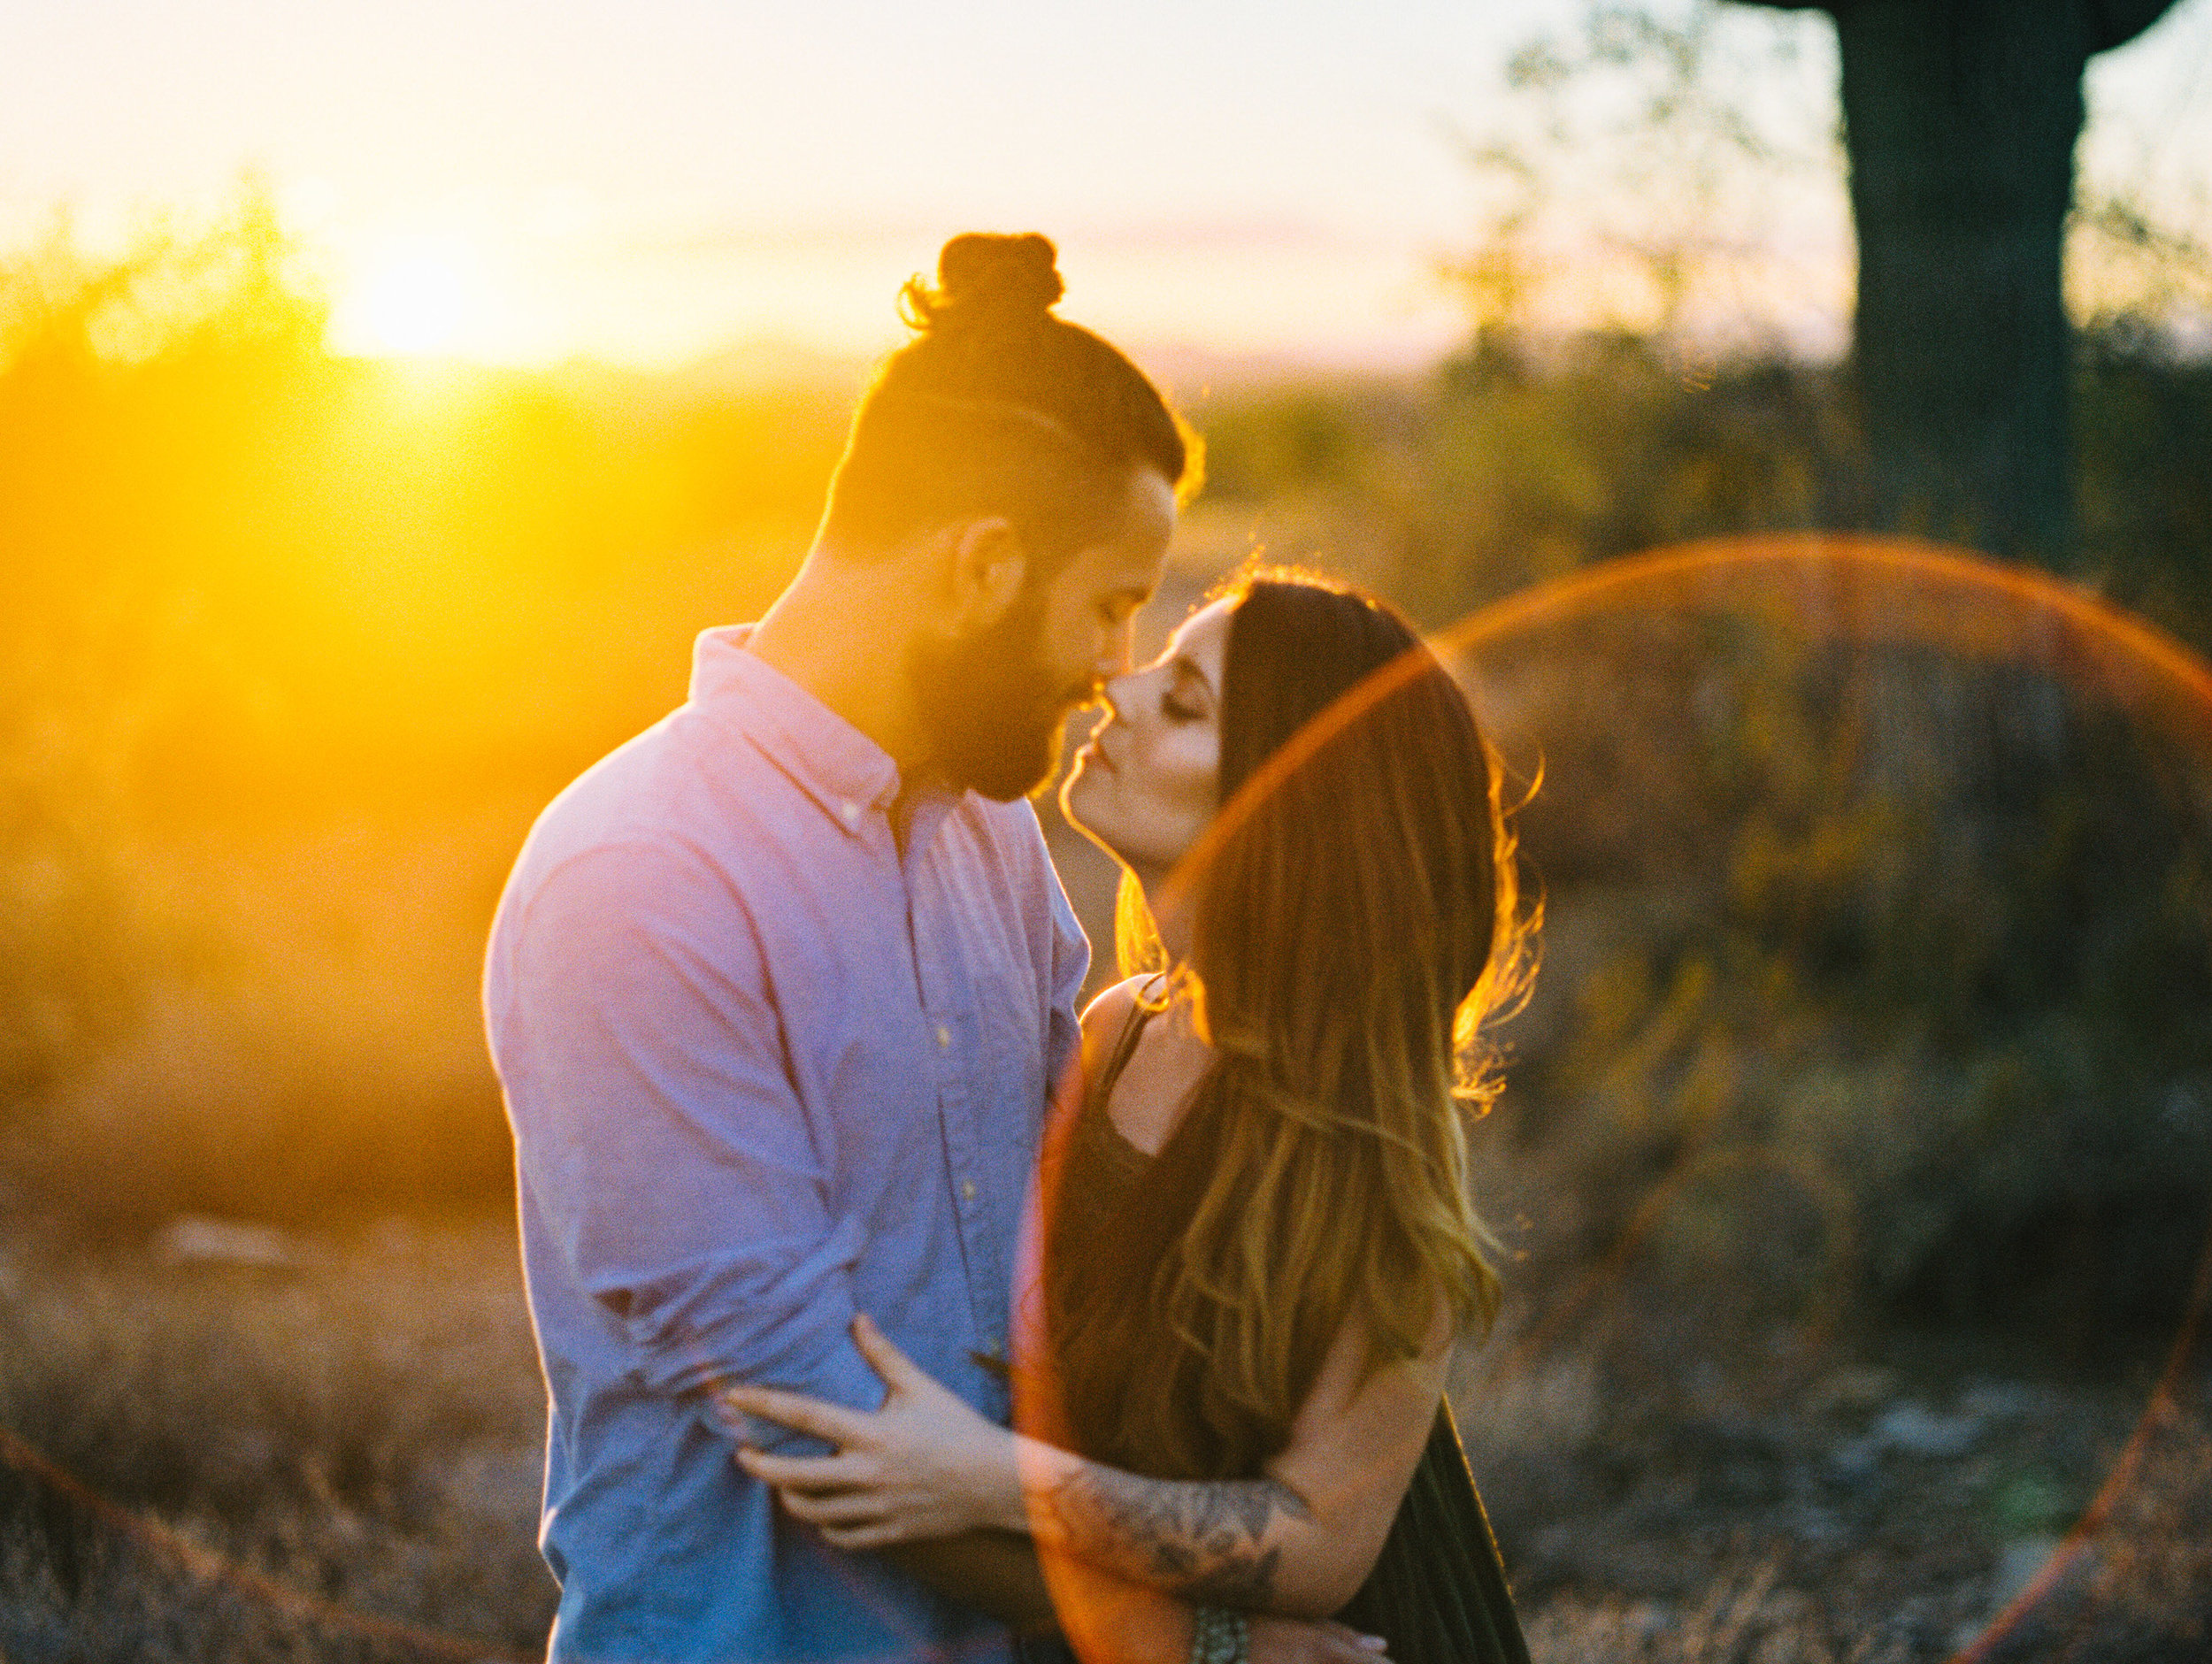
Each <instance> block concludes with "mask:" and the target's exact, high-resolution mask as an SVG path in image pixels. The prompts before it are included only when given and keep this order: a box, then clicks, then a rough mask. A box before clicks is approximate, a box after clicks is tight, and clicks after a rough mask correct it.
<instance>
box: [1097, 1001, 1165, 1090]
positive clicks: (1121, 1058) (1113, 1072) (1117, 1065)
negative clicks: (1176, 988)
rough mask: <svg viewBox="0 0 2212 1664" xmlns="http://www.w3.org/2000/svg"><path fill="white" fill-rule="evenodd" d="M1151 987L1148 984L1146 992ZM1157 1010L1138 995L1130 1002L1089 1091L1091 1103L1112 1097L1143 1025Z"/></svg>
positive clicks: (1141, 1035) (1133, 1052)
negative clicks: (1103, 1066)
mask: <svg viewBox="0 0 2212 1664" xmlns="http://www.w3.org/2000/svg"><path fill="white" fill-rule="evenodd" d="M1150 986H1151V985H1150V984H1149V983H1148V984H1147V985H1146V988H1147V989H1149V988H1150ZM1157 1010H1158V1008H1157V1007H1156V1006H1148V1005H1147V1004H1146V1003H1145V1002H1144V996H1143V994H1142V993H1140V994H1139V995H1138V996H1137V998H1136V999H1134V1000H1133V1001H1131V1002H1130V1006H1129V1015H1128V1016H1126V1017H1125V1018H1124V1019H1123V1020H1122V1024H1121V1032H1120V1033H1119V1034H1118V1035H1116V1036H1115V1037H1114V1049H1113V1052H1112V1054H1110V1056H1109V1057H1108V1058H1107V1060H1106V1067H1105V1068H1104V1069H1103V1070H1101V1071H1100V1072H1099V1077H1098V1085H1096V1086H1094V1087H1093V1088H1092V1089H1091V1101H1092V1102H1093V1103H1094V1104H1102V1103H1104V1102H1105V1101H1106V1100H1108V1099H1109V1098H1110V1097H1112V1096H1113V1093H1114V1083H1115V1082H1116V1081H1118V1080H1119V1079H1120V1078H1121V1071H1122V1070H1125V1069H1126V1068H1128V1067H1129V1060H1130V1059H1131V1058H1132V1057H1133V1056H1134V1055H1135V1054H1136V1051H1137V1042H1138V1041H1139V1040H1140V1039H1142V1038H1143V1037H1144V1025H1145V1024H1148V1023H1149V1022H1150V1021H1151V1020H1152V1019H1153V1017H1154V1016H1155V1015H1156V1012H1157Z"/></svg>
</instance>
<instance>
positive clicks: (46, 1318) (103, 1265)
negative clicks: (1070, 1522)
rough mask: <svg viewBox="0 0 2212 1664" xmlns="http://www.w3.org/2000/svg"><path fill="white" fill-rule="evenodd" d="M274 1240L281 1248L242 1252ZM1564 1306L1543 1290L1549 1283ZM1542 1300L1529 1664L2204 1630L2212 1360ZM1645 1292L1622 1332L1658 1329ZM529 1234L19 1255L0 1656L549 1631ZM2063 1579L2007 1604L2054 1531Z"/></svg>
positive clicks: (431, 1643) (2083, 1663)
mask: <svg viewBox="0 0 2212 1664" xmlns="http://www.w3.org/2000/svg"><path fill="white" fill-rule="evenodd" d="M257 1260H258V1261H260V1262H255V1261H257ZM1558 1292H1561V1291H1555V1293H1558ZM1637 1296H1638V1291H1637V1290H1636V1289H1634V1288H1633V1287H1632V1286H1631V1285H1629V1284H1622V1285H1621V1286H1619V1287H1617V1288H1615V1289H1611V1290H1601V1291H1600V1292H1599V1294H1598V1297H1597V1298H1596V1299H1595V1300H1592V1301H1589V1302H1587V1303H1586V1304H1585V1305H1584V1306H1582V1307H1580V1308H1579V1309H1580V1311H1581V1312H1582V1315H1583V1318H1584V1321H1582V1322H1581V1323H1578V1326H1577V1328H1576V1330H1575V1333H1574V1334H1573V1335H1572V1336H1571V1338H1566V1339H1564V1340H1563V1341H1562V1342H1560V1343H1558V1344H1557V1345H1554V1346H1546V1345H1545V1344H1544V1343H1543V1342H1542V1340H1541V1338H1540V1329H1541V1325H1540V1322H1539V1319H1540V1315H1541V1313H1542V1309H1543V1297H1542V1296H1541V1294H1540V1293H1537V1292H1532V1291H1529V1290H1525V1289H1517V1291H1516V1299H1515V1300H1514V1302H1513V1305H1512V1307H1511V1309H1510V1315H1509V1330H1508V1332H1504V1333H1502V1334H1501V1335H1500V1337H1498V1338H1496V1339H1495V1340H1494V1342H1493V1343H1492V1344H1491V1345H1490V1346H1488V1347H1487V1348H1486V1349H1485V1350H1483V1351H1481V1352H1479V1353H1473V1354H1471V1355H1470V1356H1469V1357H1467V1358H1466V1359H1464V1360H1463V1363H1462V1367H1461V1369H1460V1371H1459V1374H1458V1376H1457V1378H1456V1380H1455V1388H1454V1394H1455V1402H1456V1404H1457V1406H1458V1409H1459V1414H1460V1418H1461V1424H1462V1428H1463V1432H1464V1434H1465V1436H1466V1438H1467V1441H1468V1445H1469V1447H1470V1451H1471V1456H1472V1459H1473V1460H1474V1461H1475V1464H1476V1467H1477V1471H1478V1476H1479V1479H1480V1482H1481V1484H1482V1485H1483V1488H1484V1491H1485V1493H1486V1498H1487V1499H1488V1501H1489V1504H1490V1507H1491V1510H1492V1513H1493V1515H1494V1520H1495V1523H1496V1526H1497V1529H1498V1531H1499V1535H1500V1537H1501V1540H1502V1544H1503V1546H1504V1549H1505V1553H1506V1555H1507V1559H1508V1563H1509V1568H1510V1569H1511V1571H1512V1573H1513V1576H1514V1578H1515V1581H1516V1583H1517V1588H1518V1591H1519V1594H1520V1598H1521V1599H1522V1602H1523V1606H1524V1611H1525V1616H1526V1619H1527V1622H1528V1627H1529V1632H1530V1636H1531V1640H1532V1646H1533V1649H1534V1652H1535V1654H1536V1656H1537V1658H1538V1659H1539V1660H1543V1661H1544V1664H1797V1661H1799V1660H1802V1661H1804V1664H1913V1661H1917V1660H1939V1659H1946V1658H1949V1657H1951V1656H1953V1655H1955V1653H1957V1652H1960V1651H1961V1650H1962V1649H1964V1648H1968V1647H1970V1646H1971V1645H1974V1644H1975V1643H1976V1642H1977V1640H1978V1638H1979V1637H1983V1636H1984V1634H1985V1631H1987V1632H1988V1633H1989V1636H1990V1640H1989V1643H1988V1646H1989V1650H1988V1651H1987V1652H1985V1653H1983V1654H1981V1656H1984V1657H1987V1658H1991V1659H1995V1660H2020V1661H2022V1664H2024V1661H2025V1660H2031V1659H2033V1660H2043V1659H2059V1658H2066V1659H2070V1660H2076V1664H2117V1661H2119V1660H2131V1661H2140V1664H2151V1661H2153V1660H2157V1661H2160V1664H2163V1661H2165V1660H2172V1661H2173V1664H2180V1661H2181V1660H2201V1659H2202V1658H2204V1657H2205V1656H2206V1649H2207V1648H2208V1646H2212V1380H2208V1377H2207V1376H2206V1374H2205V1372H2204V1370H2203V1369H2202V1368H2201V1366H2198V1367H2196V1368H2195V1369H2193V1370H2192V1369H2183V1370H2182V1371H2181V1372H2180V1373H2179V1374H2178V1375H2177V1376H2176V1377H2175V1382H2174V1385H2175V1391H2174V1392H2173V1394H2172V1396H2171V1397H2170V1399H2164V1400H2162V1401H2161V1406H2160V1407H2159V1409H2158V1411H2157V1412H2156V1413H2155V1414H2154V1415H2150V1416H2148V1417H2146V1415H2145V1412H2146V1407H2147V1404H2148V1403H2149V1401H2150V1397H2151V1392H2152V1386H2153V1381H2152V1375H2153V1372H2154V1367H2155V1365H2156V1362H2157V1360H2156V1358H2155V1356H2154V1354H2153V1353H2143V1354H2142V1355H2141V1356H2140V1357H2139V1359H2138V1360H2137V1361H2135V1362H2134V1363H2133V1364H2131V1365H2128V1366H2124V1367H2120V1368H2117V1369H2097V1370H2091V1371H2087V1372H2084V1371H2081V1370H2078V1369H2077V1370H2070V1371H2059V1370H2056V1369H2051V1368H2049V1367H2047V1366H2046V1365H2043V1364H2040V1363H2039V1362H2038V1361H2037V1360H2036V1359H2035V1358H2033V1357H2032V1355H2027V1354H2024V1353H2023V1352H2022V1351H2021V1349H2020V1348H2018V1347H2017V1346H2014V1347H2011V1348H2005V1347H2000V1346H1993V1345H1992V1344H1990V1343H1986V1342H1985V1343H1980V1344H1978V1345H1974V1344H1968V1343H1966V1342H1963V1341H1961V1340H1959V1339H1957V1338H1955V1337H1953V1338H1946V1337H1944V1336H1942V1335H1940V1334H1921V1335H1917V1336H1915V1335H1911V1334H1904V1333H1893V1334H1892V1335H1890V1336H1889V1337H1887V1338H1886V1339H1874V1338H1868V1339H1863V1340H1862V1341H1860V1342H1858V1343H1855V1344H1852V1345H1846V1344H1845V1343H1843V1342H1841V1341H1839V1340H1837V1339H1834V1338H1829V1339H1827V1340H1824V1341H1821V1342H1819V1343H1818V1344H1817V1346H1816V1347H1814V1348H1813V1349H1810V1350H1808V1349H1806V1348H1805V1347H1804V1346H1802V1345H1799V1346H1797V1349H1796V1350H1794V1351H1793V1350H1792V1349H1791V1348H1792V1343H1793V1342H1802V1340H1803V1337H1801V1336H1792V1335H1789V1334H1776V1335H1771V1336H1769V1337H1768V1338H1767V1339H1766V1341H1765V1343H1763V1344H1760V1345H1754V1346H1748V1347H1737V1348H1734V1349H1732V1350H1728V1351H1723V1352H1719V1353H1713V1352H1709V1351H1706V1350H1704V1349H1703V1348H1704V1343H1703V1342H1702V1341H1701V1340H1700V1339H1699V1338H1697V1332H1696V1329H1695V1326H1694V1325H1692V1324H1688V1323H1682V1324H1674V1325H1670V1324H1668V1323H1664V1322H1661V1321H1655V1320H1654V1319H1653V1318H1652V1317H1651V1315H1649V1312H1648V1310H1647V1309H1646V1308H1645V1307H1644V1306H1643V1303H1642V1302H1641V1301H1640V1300H1639V1299H1638V1298H1637ZM1639 1313H1641V1314H1642V1315H1638V1314H1639ZM542 1417H543V1397H542V1387H541V1384H540V1381H539V1377H538V1373H537V1369H536V1364H535V1361H534V1357H533V1355H532V1351H531V1343H530V1334H529V1325H528V1318H527V1314H526V1309H525V1307H524V1305H523V1300H522V1292H521V1288H520V1279H519V1276H518V1269H517V1264H516V1256H515V1253H514V1249H513V1246H512V1242H511V1236H510V1227H509V1225H508V1224H507V1223H506V1222H505V1221H503V1220H500V1219H496V1218H476V1219H466V1218H463V1219H448V1220H444V1221H419V1222H409V1221H403V1220H399V1219H396V1218H395V1219H385V1220H381V1221H378V1222H374V1223H365V1224H362V1225H359V1226H356V1227H350V1228H345V1229H331V1230H327V1231H319V1232H316V1233H312V1234H306V1235H299V1236H276V1235H274V1234H273V1233H266V1232H263V1233H260V1234H256V1233H255V1232H253V1231H244V1232H242V1233H241V1232H236V1231H234V1232H231V1233H229V1234H226V1233H225V1231H222V1230H219V1229H216V1228H214V1227H212V1226H211V1225H210V1224H208V1223H204V1222H203V1223H194V1222H183V1223H178V1224H173V1225H172V1226H170V1227H168V1228H167V1229H166V1230H165V1231H162V1232H160V1233H157V1235H156V1236H155V1237H154V1238H152V1239H151V1240H150V1241H145V1242H126V1243H113V1242H111V1243H109V1244H107V1245H105V1246H95V1245H90V1244H88V1243H85V1242H83V1241H81V1240H80V1241H75V1242H72V1241H70V1240H68V1239H66V1238H64V1237H62V1236H60V1235H50V1236H47V1237H45V1238H41V1237H40V1236H39V1235H37V1234H35V1233H33V1234H29V1235H19V1236H18V1237H17V1238H16V1239H15V1240H14V1241H13V1242H12V1245H11V1246H10V1247H9V1249H8V1251H7V1254H6V1256H5V1259H4V1261H0V1426H4V1427H5V1429H6V1430H7V1433H6V1436H5V1441H4V1444H0V1458H4V1460H0V1497H4V1506H0V1658H4V1659H6V1660H10V1664H107V1661H108V1660H117V1661H120V1660H147V1661H149V1664H158V1661H162V1660H179V1661H180V1664H182V1661H183V1660H194V1661H198V1660H240V1661H241V1664H247V1661H252V1664H258V1661H259V1660H326V1659H327V1660H440V1659H458V1660H488V1659H495V1658H512V1659H526V1658H531V1657H534V1656H538V1655H540V1654H541V1650H542V1645H543V1640H544V1636H545V1631H546V1627H547V1624H548V1622H549V1617H550V1614H551V1610H552V1602H553V1593H554V1591H553V1587H552V1583H551V1581H550V1579H549V1576H548V1575H547V1574H546V1571H545V1569H544V1568H543V1566H542V1565H541V1562H540V1561H539V1560H538V1557H537V1553H536V1550H535V1547H534V1541H533V1537H534V1529H535V1521H536V1501H537V1488H538V1474H539V1463H540V1459H541V1448H542V1445H541V1438H542ZM2077 1528H2079V1532H2080V1535H2079V1538H2078V1545H2075V1546H2074V1547H2072V1548H2069V1549H2067V1550H2066V1552H2067V1553H2068V1554H2070V1558H2069V1559H2066V1560H2064V1561H2063V1562H2062V1564H2061V1565H2059V1566H2058V1567H2057V1568H2056V1570H2055V1575H2054V1578H2053V1582H2052V1586H2051V1588H2050V1590H2049V1591H2048V1592H2047V1594H2045V1595H2044V1596H2043V1597H2042V1598H2041V1599H2039V1600H2038V1601H2037V1602H2036V1604H2035V1605H2034V1606H2032V1609H2031V1610H2029V1611H2028V1612H2027V1613H2026V1614H2025V1615H2024V1616H2023V1617H2021V1618H2020V1619H2019V1620H2018V1621H2017V1622H2016V1623H2014V1624H2013V1625H2012V1626H2011V1627H2010V1628H2008V1629H2004V1630H2002V1631H1997V1630H1990V1629H1989V1625H1990V1622H1991V1620H1992V1619H1993V1618H1994V1617H1996V1616H1997V1614H2000V1613H2001V1611H2002V1609H2003V1608H2004V1606H2006V1604H2007V1602H2008V1599H2010V1598H2011V1597H2012V1596H2013V1595H2015V1594H2016V1593H2017V1592H2019V1591H2020V1590H2021V1589H2023V1588H2024V1587H2025V1585H2026V1584H2027V1583H2028V1582H2029V1580H2030V1579H2032V1577H2034V1576H2037V1575H2038V1574H2039V1572H2041V1571H2042V1570H2043V1568H2045V1566H2046V1564H2047V1562H2050V1561H2051V1560H2052V1557H2053V1556H2054V1555H2056V1554H2059V1553H2061V1551H2062V1546H2063V1545H2064V1539H2065V1537H2066V1534H2067V1533H2068V1532H2070V1531H2072V1530H2076V1529H2077Z"/></svg>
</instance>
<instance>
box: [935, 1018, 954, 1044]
mask: <svg viewBox="0 0 2212 1664" xmlns="http://www.w3.org/2000/svg"><path fill="white" fill-rule="evenodd" d="M951 1044H952V1031H951V1030H950V1029H949V1028H947V1027H946V1026H945V1025H944V1024H941V1023H940V1024H938V1025H937V1049H938V1050H939V1051H943V1050H944V1049H945V1048H946V1047H949V1046H950V1045H951Z"/></svg>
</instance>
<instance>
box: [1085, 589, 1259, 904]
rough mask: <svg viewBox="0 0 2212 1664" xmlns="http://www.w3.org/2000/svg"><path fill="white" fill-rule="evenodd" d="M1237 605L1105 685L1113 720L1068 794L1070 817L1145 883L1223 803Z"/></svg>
mask: <svg viewBox="0 0 2212 1664" xmlns="http://www.w3.org/2000/svg"><path fill="white" fill-rule="evenodd" d="M1236 605H1237V598H1236V597H1234V596H1226V595H1225V596H1224V597H1223V598H1222V599H1220V600H1219V601H1217V602H1212V603H1211V604H1210V605H1208V606H1205V607H1202V608H1201V609H1200V610H1198V611H1196V612H1194V613H1193V614H1191V616H1190V617H1187V618H1186V619H1185V620H1184V621H1183V624H1182V626H1181V627H1180V628H1179V629H1178V630H1177V631H1176V632H1175V633H1174V634H1173V635H1172V636H1171V637H1170V638H1169V639H1168V644H1167V648H1166V650H1165V651H1164V652H1163V653H1162V654H1161V655H1160V656H1159V657H1158V658H1156V659H1155V660H1154V661H1153V662H1152V663H1149V664H1148V665H1145V666H1144V667H1143V668H1142V669H1141V670H1136V671H1131V672H1130V673H1129V674H1128V675H1126V676H1118V677H1116V678H1114V679H1112V680H1111V681H1110V682H1108V683H1107V684H1106V701H1107V705H1108V708H1109V710H1110V715H1109V717H1108V718H1107V720H1106V722H1105V723H1104V724H1103V725H1101V726H1100V728H1099V730H1098V732H1096V733H1094V734H1093V735H1092V736H1091V740H1090V743H1089V744H1087V745H1086V746H1085V747H1084V748H1082V750H1080V751H1079V752H1078V753H1077V754H1076V759H1075V771H1074V772H1073V773H1071V774H1070V775H1069V776H1068V783H1067V785H1066V786H1065V787H1064V788H1063V789H1062V792H1061V794H1060V806H1061V808H1062V809H1064V810H1065V811H1066V813H1067V817H1068V818H1069V819H1070V820H1071V821H1073V822H1074V823H1075V824H1077V825H1078V826H1079V827H1081V828H1082V829H1083V830H1084V831H1085V832H1088V833H1089V834H1090V835H1091V836H1092V837H1093V838H1094V839H1095V840H1098V842H1100V843H1102V844H1103V845H1104V846H1105V847H1107V848H1108V849H1109V850H1110V851H1112V852H1113V854H1114V855H1116V856H1117V857H1118V859H1119V860H1121V861H1122V862H1123V863H1125V864H1126V865H1127V866H1129V867H1130V868H1131V869H1132V870H1134V871H1135V872H1136V874H1137V876H1138V877H1139V878H1158V877H1161V876H1164V874H1165V873H1166V872H1167V870H1168V869H1169V868H1171V867H1172V866H1173V865H1174V864H1175V863H1176V862H1177V861H1178V860H1179V859H1181V857H1182V855H1183V853H1184V851H1186V850H1187V849H1188V848H1189V847H1191V846H1192V845H1193V844H1194V843H1195V842H1197V840H1198V835H1199V833H1200V832H1203V831H1204V830H1205V828H1206V823H1207V822H1208V821H1210V820H1211V819H1212V818H1213V815H1214V810H1215V809H1217V808H1218V807H1219V806H1220V801H1221V789H1220V788H1221V671H1222V664H1223V663H1224V661H1225V659H1226V657H1227V656H1228V650H1229V620H1230V617H1231V616H1232V615H1233V613H1234V612H1235V610H1236Z"/></svg>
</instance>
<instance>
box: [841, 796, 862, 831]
mask: <svg viewBox="0 0 2212 1664" xmlns="http://www.w3.org/2000/svg"><path fill="white" fill-rule="evenodd" d="M837 813H838V816H839V817H840V818H841V820H843V821H844V823H845V824H847V825H848V826H857V825H859V824H860V805H859V804H857V803H856V802H854V801H852V799H850V798H847V799H846V800H845V801H843V802H841V803H840V804H839V805H838V806H837Z"/></svg>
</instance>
